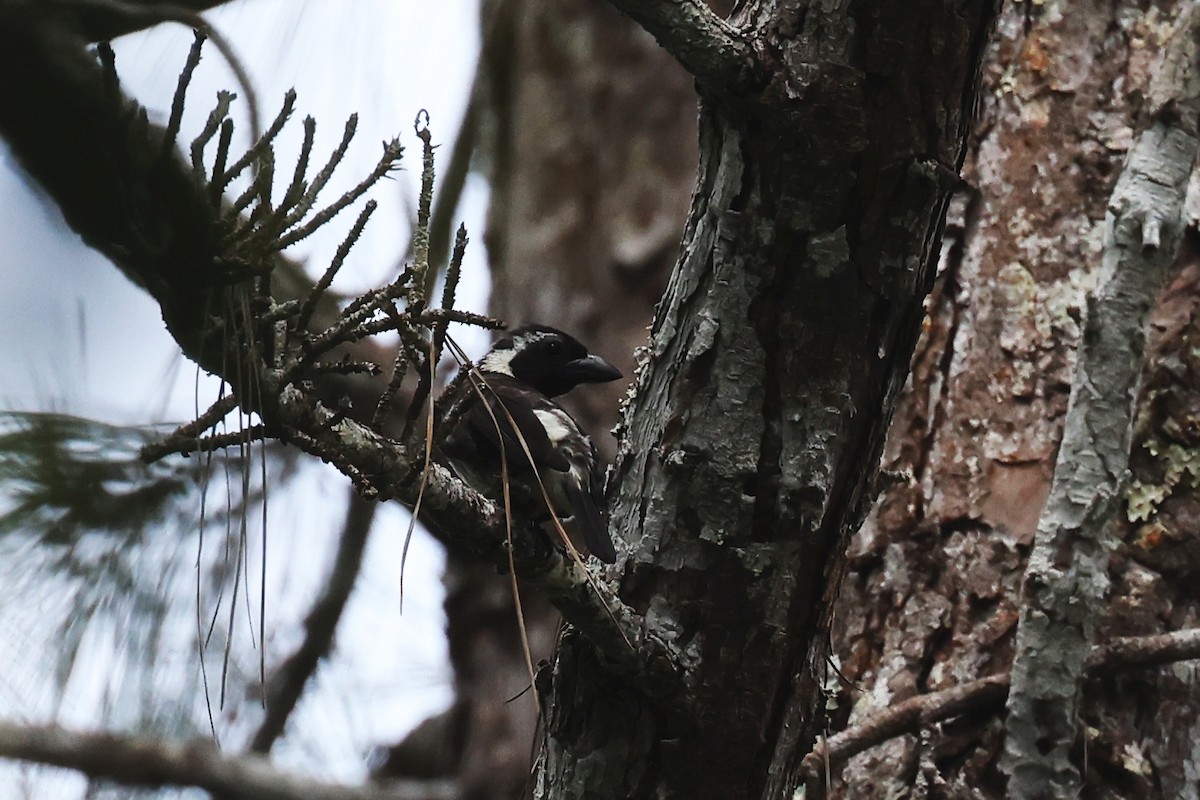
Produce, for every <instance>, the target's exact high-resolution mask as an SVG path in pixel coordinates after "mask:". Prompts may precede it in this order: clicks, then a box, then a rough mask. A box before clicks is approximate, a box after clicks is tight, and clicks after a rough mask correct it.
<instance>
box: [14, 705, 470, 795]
mask: <svg viewBox="0 0 1200 800" xmlns="http://www.w3.org/2000/svg"><path fill="white" fill-rule="evenodd" d="M0 757H3V758H13V759H20V760H23V761H32V762H36V763H38V764H48V765H51V766H56V767H65V768H67V769H73V770H77V771H79V772H81V773H83V774H84V775H87V776H89V777H92V778H100V779H105V780H110V781H116V782H117V783H120V784H123V785H125V786H136V787H142V788H158V787H163V786H195V787H198V788H201V789H205V790H207V791H209V792H211V793H212V794H213V795H214V796H216V797H222V798H227V800H442V798H446V800H449V798H454V797H457V796H458V792H457V790H456V788H455V786H454V785H453V784H452V783H449V782H445V781H440V782H439V781H428V782H426V781H412V782H407V783H392V784H388V785H386V786H383V785H381V786H339V785H336V784H330V783H322V782H319V781H315V780H307V779H304V778H297V777H295V776H292V775H288V774H286V773H283V772H280V771H279V770H277V769H276V768H274V767H273V766H271V764H270V762H268V761H267V760H266V759H265V758H262V757H259V756H229V755H224V754H222V753H221V751H220V750H218V749H217V747H216V745H214V744H213V743H212V742H210V741H206V740H195V741H190V742H166V741H163V740H161V739H151V738H146V737H134V736H123V735H120V734H115V733H78V732H75V731H68V730H66V729H64V728H61V727H59V726H57V725H17V724H14V723H11V722H2V721H0Z"/></svg>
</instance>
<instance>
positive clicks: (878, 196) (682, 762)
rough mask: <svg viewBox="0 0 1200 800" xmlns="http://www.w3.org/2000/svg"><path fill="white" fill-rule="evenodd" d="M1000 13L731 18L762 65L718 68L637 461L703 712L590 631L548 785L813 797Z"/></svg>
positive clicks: (646, 567) (861, 9) (558, 789)
mask: <svg viewBox="0 0 1200 800" xmlns="http://www.w3.org/2000/svg"><path fill="white" fill-rule="evenodd" d="M989 18H990V14H989V11H988V9H987V7H986V6H985V5H984V4H968V5H967V6H966V7H965V8H959V7H957V6H951V5H945V4H941V3H923V4H920V6H919V7H917V8H911V7H907V8H904V9H898V8H895V7H892V6H878V5H875V4H860V5H856V6H855V7H854V8H853V9H850V10H846V9H832V10H831V9H825V8H820V9H818V8H814V7H811V6H810V7H807V8H806V9H805V10H804V11H802V12H801V11H798V10H796V9H794V8H791V7H787V8H781V7H779V6H769V7H754V8H753V9H748V10H745V11H743V13H742V14H740V15H738V16H736V17H735V19H734V20H733V22H734V23H735V25H736V26H744V28H745V29H747V30H753V31H755V33H756V36H757V37H758V38H759V40H760V42H761V50H760V51H759V55H760V56H761V61H760V62H759V66H760V67H761V68H762V69H763V77H764V83H763V84H762V85H761V87H760V90H759V91H757V92H755V93H753V94H745V93H740V92H736V91H734V92H731V91H728V90H727V89H728V85H727V84H724V83H722V82H720V81H709V80H707V79H706V81H705V84H704V86H705V93H704V94H705V97H704V101H703V104H702V112H701V127H700V153H701V163H700V175H699V180H698V184H697V189H696V192H695V194H694V201H693V207H692V211H691V214H690V216H689V220H688V223H687V227H686V230H685V234H684V252H683V255H682V257H681V259H680V261H679V263H678V264H677V266H676V269H675V272H674V274H673V276H672V279H671V282H670V284H669V286H668V289H667V293H666V295H665V296H664V298H663V301H662V302H661V304H660V306H659V310H658V313H657V317H656V321H655V324H654V328H653V330H652V333H651V345H650V352H649V354H648V357H647V360H646V361H645V363H643V364H642V365H641V367H640V368H639V373H638V380H637V383H636V388H635V394H634V396H633V399H632V402H631V405H630V408H629V410H628V412H627V417H626V419H627V428H626V430H625V432H624V437H625V438H624V439H623V440H622V442H623V446H622V449H621V451H620V452H619V454H618V460H617V477H618V480H619V485H618V488H619V496H618V498H617V503H616V506H615V509H614V531H615V532H616V533H617V535H618V537H619V539H620V540H621V541H622V542H623V545H624V548H623V550H624V552H626V553H628V560H627V561H626V563H625V565H624V568H623V570H622V574H621V576H620V577H621V589H622V596H623V597H624V598H625V599H626V601H627V602H629V603H631V604H632V605H633V606H634V607H635V608H638V609H639V610H642V611H644V612H645V614H646V618H647V620H648V621H651V620H652V621H653V622H654V624H655V625H656V626H658V627H660V628H661V629H664V630H667V631H670V632H671V637H672V643H673V645H674V646H675V647H676V648H677V649H678V651H679V652H681V653H683V654H685V655H686V657H687V658H688V660H689V661H688V664H687V669H688V672H687V677H686V686H685V689H684V704H685V705H686V706H687V707H688V708H689V709H690V715H689V717H690V718H688V719H683V718H678V717H672V716H671V715H670V714H663V713H662V712H661V709H659V708H658V707H657V706H656V704H655V703H654V702H653V700H652V699H650V698H646V697H645V696H642V695H639V694H638V693H637V692H630V691H628V689H627V687H625V686H623V685H621V684H620V682H618V681H614V680H613V679H612V676H611V675H610V674H609V673H608V672H607V671H606V670H605V668H604V666H603V664H602V663H601V662H600V661H599V660H598V659H597V658H596V656H595V654H594V652H593V651H592V650H591V649H590V648H589V647H588V646H587V645H586V644H585V643H583V642H582V641H581V640H580V639H579V638H577V637H568V638H567V639H565V640H564V642H563V644H562V646H561V647H560V648H559V651H558V654H557V659H556V662H555V668H554V669H555V672H554V682H553V695H552V696H553V701H552V711H551V716H550V718H549V719H548V721H547V725H548V733H549V735H548V737H547V741H546V745H545V747H544V749H543V752H542V767H543V769H542V772H541V773H540V775H539V789H540V791H541V793H542V795H543V796H547V797H602V796H613V797H628V796H656V795H660V796H676V795H685V794H695V795H699V796H711V797H718V796H740V797H757V796H761V797H790V796H791V793H792V791H793V790H794V788H795V786H796V784H797V781H798V775H799V762H800V759H801V758H802V757H803V756H804V755H805V753H806V752H807V751H808V747H809V746H810V744H811V742H812V737H813V734H814V733H815V732H816V730H817V729H818V726H819V718H820V715H819V709H820V707H821V703H822V701H821V697H820V692H819V687H820V684H821V680H820V677H821V673H822V665H823V662H824V650H823V647H822V646H821V643H822V640H823V636H822V635H821V633H820V630H821V623H822V618H823V615H824V612H825V608H826V607H825V603H826V602H827V600H828V597H829V595H828V594H827V593H826V587H827V585H828V582H829V581H833V582H834V583H836V580H837V577H838V572H839V570H838V568H837V559H836V557H835V556H834V554H835V553H837V552H838V550H839V547H840V545H841V543H842V542H843V536H844V534H845V533H846V531H847V530H848V529H851V528H853V527H854V526H856V525H857V522H858V520H859V519H860V516H861V514H862V513H863V512H864V511H865V504H866V503H868V502H869V501H870V499H871V497H872V494H873V491H872V485H873V483H872V476H873V474H874V465H875V463H876V460H877V458H878V454H879V451H880V448H881V447H882V439H883V432H884V430H885V429H886V424H887V422H888V419H889V418H890V411H891V403H892V402H893V400H894V396H895V393H896V392H898V390H899V388H900V385H901V383H902V382H903V378H904V375H905V374H906V372H907V365H908V359H909V356H910V353H911V347H912V343H913V342H914V341H915V337H916V333H917V327H918V323H919V321H920V317H921V300H922V298H923V297H924V294H925V292H926V290H927V288H928V282H929V280H930V279H931V278H932V267H931V265H932V262H933V260H934V258H933V257H935V256H936V252H935V248H936V244H937V242H938V241H939V232H940V224H941V219H942V211H943V209H944V203H945V201H946V200H947V198H948V194H949V190H950V188H951V187H953V185H954V184H955V178H954V175H955V171H956V168H957V166H958V164H959V162H960V159H961V157H962V154H963V145H964V140H965V133H966V128H967V124H968V120H969V117H970V109H971V102H970V98H971V88H972V86H973V83H974V65H975V63H976V59H977V57H978V54H979V51H980V49H981V48H982V40H983V36H984V32H985V29H986V26H987V22H988V20H989ZM668 49H670V48H668ZM735 82H736V81H735ZM619 549H621V548H620V547H619Z"/></svg>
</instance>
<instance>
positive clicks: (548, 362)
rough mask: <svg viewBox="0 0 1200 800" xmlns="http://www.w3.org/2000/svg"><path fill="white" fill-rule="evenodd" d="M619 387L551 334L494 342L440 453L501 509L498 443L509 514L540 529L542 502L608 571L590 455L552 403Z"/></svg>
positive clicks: (595, 465)
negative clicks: (598, 386) (575, 392)
mask: <svg viewBox="0 0 1200 800" xmlns="http://www.w3.org/2000/svg"><path fill="white" fill-rule="evenodd" d="M621 377H622V375H621V372H620V370H618V369H617V368H616V367H614V366H613V365H612V364H610V363H609V362H608V361H605V360H604V359H603V358H601V357H600V356H597V355H594V354H592V353H590V352H588V349H587V348H586V347H584V346H583V345H582V344H581V343H580V342H579V341H578V340H576V339H575V338H573V337H572V336H570V335H568V334H566V333H563V332H562V331H560V330H558V329H557V328H551V327H549V326H546V325H526V326H523V327H520V328H516V329H513V330H511V331H509V332H508V333H506V334H505V335H504V336H502V337H501V338H499V339H498V340H496V342H495V343H494V344H493V345H492V348H491V350H489V351H488V353H487V355H485V356H484V357H483V359H482V360H481V361H480V362H479V366H478V369H477V372H476V373H474V375H473V378H472V379H470V380H468V381H467V382H466V385H462V386H461V389H460V391H463V392H465V393H466V394H465V396H463V399H462V405H461V407H460V408H459V410H458V416H457V420H456V421H454V422H452V424H451V429H450V431H449V433H448V434H447V435H446V437H445V443H444V445H443V452H444V454H445V456H446V457H447V460H448V461H449V463H450V466H451V467H453V469H454V471H455V472H456V473H457V474H458V476H459V478H461V479H462V480H463V482H465V483H466V484H467V485H468V486H470V487H471V488H473V489H475V490H476V491H478V492H479V493H480V494H483V495H484V496H487V497H490V498H492V499H494V500H498V501H503V499H504V495H503V492H504V487H503V480H502V475H503V472H504V467H503V466H502V463H501V460H502V455H501V449H502V448H501V443H503V461H504V462H506V465H507V473H508V484H509V487H508V488H509V492H508V493H509V498H510V501H511V504H512V506H513V508H514V509H515V510H516V511H517V512H518V513H519V514H521V515H524V516H528V517H530V518H532V519H533V520H535V521H537V522H544V521H546V520H549V519H550V516H551V515H550V511H549V510H548V509H547V503H546V500H547V498H548V499H549V501H550V502H549V506H550V510H552V511H553V513H554V515H555V516H557V517H558V518H559V519H560V520H566V519H568V518H569V519H570V521H571V525H572V527H574V528H575V529H577V531H578V533H581V534H582V540H583V543H584V545H585V548H582V549H586V551H587V552H590V553H591V554H592V555H594V556H595V557H596V558H598V559H600V560H601V561H603V562H605V563H607V564H612V563H614V562H615V561H616V558H617V554H616V550H615V549H614V548H613V543H612V539H611V538H610V537H609V535H608V523H607V519H606V515H605V513H604V511H603V508H604V504H603V500H604V498H603V493H604V485H603V484H604V479H603V472H602V468H601V465H600V460H599V458H598V457H597V455H596V447H595V445H593V444H592V440H591V438H590V437H589V436H588V435H587V434H586V433H585V432H584V431H583V429H582V428H581V427H580V426H579V423H578V422H576V421H575V419H574V417H572V416H571V415H570V414H569V413H568V412H567V410H566V409H565V408H563V407H562V406H561V405H559V404H558V403H556V402H555V401H554V399H553V398H555V397H559V396H560V395H563V394H566V393H567V392H569V391H571V390H572V389H574V388H575V387H576V386H579V385H580V384H583V383H607V382H609V381H615V380H617V379H619V378H621ZM485 401H486V402H485ZM527 451H528V452H527ZM539 477H540V485H539V480H538V479H539ZM542 487H544V488H545V494H543V492H542Z"/></svg>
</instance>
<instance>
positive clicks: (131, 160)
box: [0, 4, 686, 700]
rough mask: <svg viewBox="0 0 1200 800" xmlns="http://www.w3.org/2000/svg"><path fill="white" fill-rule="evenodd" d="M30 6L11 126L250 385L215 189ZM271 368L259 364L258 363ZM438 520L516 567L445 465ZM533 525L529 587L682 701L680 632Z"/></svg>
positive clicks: (409, 460) (3, 91) (19, 39)
mask: <svg viewBox="0 0 1200 800" xmlns="http://www.w3.org/2000/svg"><path fill="white" fill-rule="evenodd" d="M18 8H19V9H21V10H20V11H12V12H7V11H6V12H5V13H4V14H0V135H3V136H4V137H5V138H6V139H7V140H8V143H9V144H10V146H11V147H12V151H13V153H14V155H15V156H16V157H17V158H18V159H19V161H20V163H21V165H22V166H23V167H24V168H25V170H26V171H27V172H28V173H29V174H30V175H31V176H32V177H33V178H34V179H35V180H37V181H38V182H39V183H40V184H41V185H42V187H43V188H44V189H45V190H46V191H47V193H48V194H49V195H50V196H51V197H52V198H53V199H54V200H55V202H57V203H58V204H59V206H60V208H61V209H62V211H63V215H64V217H65V218H66V220H67V222H68V224H70V226H71V227H72V228H73V229H74V230H76V231H77V232H78V233H80V235H81V236H82V237H83V239H84V241H85V242H87V243H88V244H89V245H91V246H92V247H94V248H96V249H97V250H99V251H100V252H101V253H103V254H104V255H106V256H107V257H108V258H109V259H110V260H112V261H113V263H114V264H115V265H116V266H118V267H119V268H120V269H121V270H122V271H123V272H124V273H125V274H127V275H128V276H129V277H130V278H131V279H132V280H134V281H135V282H136V283H137V284H138V285H140V286H142V287H144V288H146V290H147V291H148V292H149V293H150V294H151V295H152V296H153V297H154V298H155V300H156V301H157V302H158V303H159V305H160V307H161V308H162V311H163V318H164V320H165V321H166V323H167V326H168V328H169V329H170V332H171V334H172V336H173V337H174V338H175V340H176V341H177V342H179V344H180V346H181V347H182V348H183V350H184V352H185V353H186V354H187V355H188V356H189V357H190V358H192V359H193V360H195V361H196V362H197V363H199V364H200V365H201V366H202V367H204V368H205V369H208V370H209V371H211V372H214V373H217V374H224V375H223V376H224V377H225V378H226V379H228V380H230V381H231V382H233V381H235V380H237V381H238V382H239V383H240V382H242V379H243V378H244V377H245V376H244V375H243V374H242V372H241V371H235V367H234V366H233V365H237V364H242V365H244V366H243V368H242V369H243V371H245V366H248V365H249V364H250V363H251V362H258V361H261V359H262V357H263V354H262V353H261V352H250V353H246V352H240V351H236V350H232V349H231V348H234V347H236V346H237V344H236V339H235V337H232V336H230V335H228V333H227V334H226V335H224V336H214V335H212V332H213V331H214V330H215V329H220V326H224V330H225V331H227V332H229V331H236V330H239V329H240V328H239V326H240V325H241V324H243V323H244V322H245V320H239V319H238V318H236V317H235V316H228V315H226V316H222V315H223V314H225V313H226V312H225V311H223V310H222V309H223V306H222V303H220V302H218V301H217V298H220V297H223V296H224V294H223V293H225V292H228V291H229V288H228V287H229V284H230V276H229V274H228V269H229V268H228V266H227V265H226V264H225V263H224V261H223V258H224V257H225V256H226V254H225V251H224V250H222V240H221V232H222V228H221V225H220V221H219V219H218V214H217V210H216V209H214V208H213V206H212V205H211V204H210V202H209V199H208V188H207V187H206V186H204V185H202V184H201V183H199V182H198V181H199V179H198V177H197V176H196V175H194V174H193V172H192V171H191V170H190V169H189V168H188V166H187V165H186V164H185V163H184V162H183V161H182V159H181V158H179V157H178V154H172V155H173V157H169V158H161V159H156V160H152V162H153V163H152V164H150V165H149V167H147V164H146V159H145V157H144V154H145V153H147V152H149V153H158V152H159V150H160V147H159V146H160V144H161V141H162V137H163V133H164V131H163V129H162V128H160V127H158V126H155V125H153V124H151V123H149V122H148V121H147V119H146V116H145V111H144V109H142V108H141V107H140V106H138V105H137V104H136V103H134V102H133V101H132V100H130V99H128V98H126V97H124V96H123V95H122V94H120V92H119V90H116V89H115V87H114V86H113V84H112V82H111V80H109V79H108V78H107V77H106V76H105V74H104V73H103V72H102V70H101V68H100V65H98V64H97V62H96V59H95V58H94V57H93V56H91V55H90V54H88V53H87V52H86V51H85V50H84V42H83V40H82V39H81V38H80V36H79V35H78V34H77V33H76V32H74V31H72V30H71V29H70V28H69V27H65V26H63V25H62V24H61V23H60V21H59V20H58V19H57V18H55V17H54V16H53V15H49V14H47V13H45V11H44V8H43V7H42V6H40V5H39V4H32V5H31V6H26V5H19V6H18ZM64 153H70V154H72V158H64V157H63V154H64ZM276 277H278V278H279V280H276ZM284 280H292V279H290V278H287V277H286V276H276V275H274V274H272V288H273V289H274V290H275V291H277V292H283V291H289V292H290V294H289V298H290V299H295V298H296V297H298V296H301V295H302V294H303V292H302V291H301V290H300V289H299V288H298V287H297V286H295V281H294V280H293V286H292V287H290V289H287V288H283V287H281V286H280V284H282V283H284ZM309 287H310V288H311V283H309ZM237 308H240V305H236V306H235V308H234V313H235V314H236V312H237ZM276 324H277V325H286V322H284V321H280V322H278V323H276ZM251 349H252V350H253V349H255V348H251ZM263 368H264V367H263V365H262V364H261V363H259V365H258V367H257V368H255V369H263ZM261 377H262V381H263V386H262V389H261V391H260V389H259V388H258V387H253V392H252V393H251V395H252V397H251V399H252V401H253V402H252V403H250V404H249V405H250V406H251V407H250V408H248V409H247V410H252V411H256V412H259V413H261V415H262V417H263V420H264V422H265V423H266V424H268V425H272V426H280V428H281V429H285V430H286V433H285V434H284V436H283V438H284V439H285V440H289V441H291V442H292V443H294V444H297V445H299V446H301V447H302V449H304V450H306V451H307V452H309V453H311V454H313V455H316V456H318V457H320V458H322V459H324V460H326V461H331V462H335V463H336V464H337V466H338V467H339V469H342V471H343V472H345V473H346V474H347V475H349V476H350V477H351V479H352V480H353V481H355V483H356V485H357V486H358V488H359V489H360V490H362V491H366V492H368V493H375V494H377V496H378V497H379V498H380V499H398V500H400V501H402V502H404V503H406V504H408V505H409V506H410V507H411V506H412V505H413V504H414V503H415V501H416V498H417V493H418V488H417V487H418V484H419V480H420V472H421V470H420V465H421V464H422V463H423V461H424V458H423V452H416V451H415V450H413V449H412V448H409V447H406V446H405V445H402V444H400V443H397V442H396V441H394V440H392V439H389V438H387V437H385V436H383V435H381V434H380V433H377V432H375V431H373V430H371V429H369V428H367V427H366V426H365V425H363V424H361V423H359V422H356V421H355V420H353V419H351V418H348V417H347V416H346V412H345V410H344V409H343V410H339V411H337V412H335V411H332V410H330V409H329V408H328V407H326V406H325V405H323V404H322V403H321V402H319V401H317V400H316V399H315V398H314V396H313V393H312V392H309V391H307V390H306V391H301V390H300V389H299V388H297V386H296V385H295V384H293V383H288V384H287V385H285V386H281V383H282V380H281V379H280V376H278V375H276V376H275V377H274V378H272V376H271V375H263V376H261ZM329 377H334V376H329ZM233 388H234V390H235V391H237V390H239V389H240V388H241V387H240V386H239V385H234V387H233ZM330 389H332V391H330ZM317 392H319V393H320V395H321V396H322V397H335V398H336V397H340V395H341V393H342V392H341V390H339V389H338V388H337V387H331V386H326V385H322V386H319V387H317ZM243 402H245V399H244V398H243ZM422 522H424V523H425V524H426V525H428V526H429V527H431V528H432V529H433V530H435V531H436V532H437V533H439V534H440V535H441V537H442V539H443V540H444V541H447V540H448V541H450V542H452V543H457V544H458V545H459V546H463V547H466V548H467V549H468V550H470V551H471V552H472V553H474V554H476V555H477V556H479V557H481V558H484V559H485V560H486V561H487V562H488V563H489V564H492V565H494V566H495V567H496V568H497V569H501V570H503V569H507V564H508V557H507V554H506V551H505V546H506V545H505V540H506V530H505V523H504V515H503V513H501V511H500V509H498V508H497V507H496V505H495V504H493V503H491V502H489V501H487V500H486V499H484V498H483V497H481V496H480V495H478V494H476V493H475V492H472V491H471V490H469V489H467V488H466V487H465V486H464V485H463V484H462V483H461V482H460V481H458V480H457V479H456V478H454V477H452V476H451V475H450V474H449V472H448V471H446V470H445V469H444V468H442V467H439V466H437V465H434V467H433V470H432V474H431V475H430V476H429V480H428V482H427V486H426V489H425V496H424V500H423V503H422ZM523 530H524V529H523V528H521V529H518V535H516V536H514V537H513V539H514V545H515V549H516V551H517V552H516V553H514V559H515V563H516V567H517V573H518V576H519V578H520V580H521V582H522V584H523V585H524V586H526V587H529V588H534V589H538V590H540V591H542V592H544V593H545V594H546V596H547V597H549V599H550V600H551V602H553V603H555V605H557V606H558V608H559V609H560V610H561V611H562V612H563V615H564V617H565V618H566V619H567V621H569V622H571V623H572V624H574V625H576V626H577V627H578V628H579V630H580V631H581V632H582V633H583V634H584V635H585V636H586V637H587V638H588V639H589V641H591V642H592V643H593V645H594V646H596V647H597V648H598V649H599V650H600V652H601V657H602V658H603V659H604V660H605V661H606V662H609V663H611V665H612V668H613V669H614V670H615V671H616V672H619V673H621V674H623V675H625V676H627V677H629V679H630V681H631V683H633V684H634V685H636V686H640V687H642V688H643V689H644V690H645V691H646V693H647V694H648V695H649V696H650V697H652V698H656V699H658V700H663V699H665V698H670V697H674V696H675V695H676V693H677V692H678V689H679V674H680V671H681V669H682V665H683V664H684V663H686V659H684V658H683V657H682V656H681V655H680V654H678V653H676V652H674V650H673V649H672V648H670V647H668V646H667V644H666V643H665V642H666V641H667V640H668V637H667V636H666V635H658V634H655V633H654V632H652V631H650V630H647V629H646V628H645V627H644V626H645V625H646V621H645V620H644V619H643V618H642V617H641V616H639V615H637V614H636V613H635V612H634V611H633V610H632V609H630V608H629V607H628V606H625V605H624V604H623V603H621V602H620V601H619V599H618V598H617V596H616V594H615V593H614V592H612V591H611V589H609V588H606V587H604V586H603V585H601V584H599V583H598V582H590V581H589V580H588V576H587V573H586V571H585V570H584V568H583V567H582V566H580V565H579V564H576V563H574V562H572V561H570V560H569V559H565V558H564V557H563V556H562V555H561V554H559V553H558V552H557V551H553V550H552V551H551V552H550V553H549V554H546V553H542V552H538V548H536V547H535V546H534V537H532V536H525V535H520V532H521V531H523Z"/></svg>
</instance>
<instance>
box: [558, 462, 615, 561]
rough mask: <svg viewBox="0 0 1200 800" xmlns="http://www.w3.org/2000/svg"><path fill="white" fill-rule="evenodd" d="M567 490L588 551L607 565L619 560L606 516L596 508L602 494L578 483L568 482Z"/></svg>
mask: <svg viewBox="0 0 1200 800" xmlns="http://www.w3.org/2000/svg"><path fill="white" fill-rule="evenodd" d="M593 472H594V470H593ZM565 489H566V493H567V499H568V500H569V501H570V503H571V508H572V509H573V510H574V511H575V513H574V515H573V516H574V517H575V523H576V524H577V525H578V526H579V528H580V530H582V531H583V542H584V544H586V545H587V549H588V551H589V552H590V553H591V554H592V555H594V556H595V557H596V558H598V559H600V560H601V561H603V562H604V563H605V564H612V563H613V562H615V561H616V560H617V551H616V550H615V549H613V543H612V539H610V538H608V524H607V522H606V520H605V519H604V515H603V514H602V513H600V509H599V508H597V507H596V498H597V497H599V496H600V494H599V493H596V492H595V489H594V488H593V487H588V486H586V485H581V484H580V483H579V482H576V481H566V482H565Z"/></svg>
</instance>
